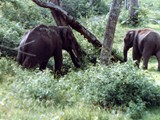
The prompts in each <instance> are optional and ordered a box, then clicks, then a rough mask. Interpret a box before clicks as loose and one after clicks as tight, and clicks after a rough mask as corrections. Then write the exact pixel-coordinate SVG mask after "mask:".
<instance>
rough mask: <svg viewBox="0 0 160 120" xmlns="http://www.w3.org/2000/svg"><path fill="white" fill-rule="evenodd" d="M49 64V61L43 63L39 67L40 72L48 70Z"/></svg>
mask: <svg viewBox="0 0 160 120" xmlns="http://www.w3.org/2000/svg"><path fill="white" fill-rule="evenodd" d="M47 63H48V60H47V61H45V62H42V63H41V64H40V66H39V70H44V69H46V66H47Z"/></svg>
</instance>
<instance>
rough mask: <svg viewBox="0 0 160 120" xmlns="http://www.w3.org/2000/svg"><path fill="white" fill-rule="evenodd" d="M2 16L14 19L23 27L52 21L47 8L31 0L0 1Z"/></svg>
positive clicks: (28, 27) (10, 19)
mask: <svg viewBox="0 0 160 120" xmlns="http://www.w3.org/2000/svg"><path fill="white" fill-rule="evenodd" d="M1 4H2V5H1V11H2V16H3V17H4V18H6V19H8V20H9V21H15V22H16V23H17V24H20V25H21V26H23V28H25V29H30V28H33V27H34V26H35V25H37V24H40V23H53V19H52V17H51V13H50V11H49V10H48V9H45V8H41V7H39V6H37V5H36V4H35V3H34V2H33V1H27V2H26V0H13V1H11V2H9V1H5V2H2V3H1Z"/></svg>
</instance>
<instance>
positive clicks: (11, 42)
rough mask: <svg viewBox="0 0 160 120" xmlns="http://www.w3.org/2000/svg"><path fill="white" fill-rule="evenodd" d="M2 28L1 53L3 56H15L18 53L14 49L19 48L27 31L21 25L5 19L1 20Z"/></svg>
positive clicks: (0, 31) (0, 37)
mask: <svg viewBox="0 0 160 120" xmlns="http://www.w3.org/2000/svg"><path fill="white" fill-rule="evenodd" d="M0 26H1V28H0V44H1V51H2V53H3V55H9V56H15V55H16V54H17V51H15V50H14V48H16V47H17V46H18V44H19V42H20V39H21V38H20V37H21V36H22V35H23V33H24V31H25V30H24V29H23V28H22V26H20V25H19V24H17V23H15V22H10V21H8V20H7V19H4V18H1V21H0Z"/></svg>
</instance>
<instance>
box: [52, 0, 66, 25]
mask: <svg viewBox="0 0 160 120" xmlns="http://www.w3.org/2000/svg"><path fill="white" fill-rule="evenodd" d="M50 2H51V3H54V4H55V5H57V6H60V1H59V0H50ZM51 13H52V16H53V18H54V20H55V22H56V24H57V25H58V26H68V24H67V22H66V20H65V17H64V16H63V15H62V14H61V13H60V12H59V11H55V10H52V9H51Z"/></svg>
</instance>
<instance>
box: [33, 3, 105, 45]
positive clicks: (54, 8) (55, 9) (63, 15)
mask: <svg viewBox="0 0 160 120" xmlns="http://www.w3.org/2000/svg"><path fill="white" fill-rule="evenodd" d="M32 1H33V2H35V3H36V4H37V5H39V6H41V7H44V8H49V9H50V10H51V12H52V15H53V17H54V18H55V17H57V18H56V19H57V20H59V17H60V19H62V20H64V22H61V23H58V24H57V25H59V24H60V25H61V24H62V25H64V24H66V25H69V26H70V27H72V28H73V29H75V30H76V31H77V32H79V33H81V34H82V35H83V36H84V37H85V38H86V39H87V40H88V41H89V42H90V43H92V44H93V45H94V46H95V47H98V48H99V47H101V46H102V44H101V43H100V42H99V40H98V39H97V38H96V37H95V36H94V35H93V34H92V33H91V32H90V31H88V30H87V29H86V28H85V27H84V26H82V25H81V24H80V23H79V22H78V21H77V20H75V19H74V18H73V17H72V16H71V15H69V14H68V13H67V12H66V11H65V10H63V9H62V8H61V7H59V6H58V5H56V4H55V3H54V2H56V3H58V4H59V2H58V1H59V0H58V1H57V0H50V2H43V1H41V0H32Z"/></svg>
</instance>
